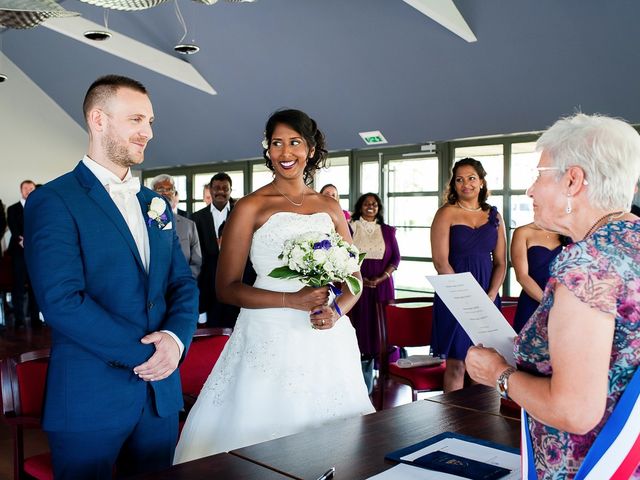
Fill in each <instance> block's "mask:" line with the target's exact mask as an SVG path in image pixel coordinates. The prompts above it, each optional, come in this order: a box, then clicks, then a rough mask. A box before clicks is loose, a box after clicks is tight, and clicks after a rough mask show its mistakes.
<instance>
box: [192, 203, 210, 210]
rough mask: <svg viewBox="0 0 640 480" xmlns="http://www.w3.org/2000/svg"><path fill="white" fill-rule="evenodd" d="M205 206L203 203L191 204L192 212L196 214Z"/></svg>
mask: <svg viewBox="0 0 640 480" xmlns="http://www.w3.org/2000/svg"><path fill="white" fill-rule="evenodd" d="M206 206H207V204H206V203H204V202H193V211H194V212H197V211H198V210H202V209H203V208H204V207H206Z"/></svg>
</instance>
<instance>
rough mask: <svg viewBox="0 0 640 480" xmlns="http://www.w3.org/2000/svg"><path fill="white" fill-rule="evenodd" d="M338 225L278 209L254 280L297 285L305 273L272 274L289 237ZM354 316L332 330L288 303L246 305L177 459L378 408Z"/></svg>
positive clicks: (256, 258) (276, 286) (262, 232)
mask: <svg viewBox="0 0 640 480" xmlns="http://www.w3.org/2000/svg"><path fill="white" fill-rule="evenodd" d="M331 229H333V222H332V220H331V217H330V216H329V215H328V214H326V213H316V214H313V215H300V214H297V213H292V212H280V213H276V214H274V215H273V216H271V217H270V218H269V220H267V222H266V223H265V224H264V225H262V227H260V228H259V229H258V230H256V232H255V233H254V234H253V241H252V244H251V253H250V255H251V261H252V262H253V267H254V269H255V271H256V273H257V279H256V282H255V286H256V287H257V288H263V289H267V290H273V291H279V292H282V291H284V292H295V291H297V290H299V289H300V288H301V287H302V286H303V285H302V283H300V282H299V281H298V280H280V279H275V278H271V277H269V276H268V274H269V272H271V271H272V270H273V269H274V268H275V267H278V266H280V265H282V262H281V261H280V260H278V255H280V253H281V252H282V247H283V244H284V242H285V240H287V239H290V238H292V237H294V236H296V235H299V234H301V233H305V232H308V231H323V232H329V231H330V230H331ZM373 411H374V409H373V407H372V405H371V402H370V401H369V396H368V395H367V388H366V386H365V383H364V380H363V377H362V370H361V365H360V352H359V350H358V342H357V340H356V335H355V331H354V329H353V327H352V326H351V322H350V321H349V318H347V317H346V316H343V317H342V318H340V320H338V322H337V323H336V324H335V326H334V327H333V328H331V329H328V330H314V329H312V328H311V323H310V321H309V314H308V313H306V312H303V311H300V310H293V309H289V308H262V309H247V308H243V309H242V310H241V311H240V315H239V316H238V321H237V322H236V326H235V329H234V332H233V334H232V335H231V338H230V339H229V341H228V342H227V345H226V347H225V348H224V351H223V352H222V355H221V356H220V359H219V360H218V362H217V363H216V366H215V367H214V369H213V371H212V372H211V374H210V375H209V378H208V379H207V381H206V383H205V385H204V388H203V389H202V392H201V393H200V396H199V397H198V400H197V402H196V404H195V405H194V407H193V409H192V410H191V412H190V413H189V417H188V418H187V422H186V424H185V426H184V429H183V430H182V435H181V437H180V441H179V442H178V446H177V449H176V454H175V458H174V463H182V462H186V461H189V460H194V459H197V458H201V457H204V456H207V455H213V454H215V453H220V452H226V451H229V450H233V449H236V448H240V447H245V446H247V445H253V444H255V443H259V442H264V441H267V440H272V439H274V438H278V437H282V436H285V435H290V434H293V433H297V432H300V431H303V430H305V429H308V428H311V427H316V426H318V425H322V424H324V423H327V422H330V421H333V420H338V419H342V418H346V417H352V416H356V415H363V414H367V413H371V412H373Z"/></svg>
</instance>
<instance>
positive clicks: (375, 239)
mask: <svg viewBox="0 0 640 480" xmlns="http://www.w3.org/2000/svg"><path fill="white" fill-rule="evenodd" d="M351 230H353V243H354V244H355V246H356V247H358V250H360V251H361V252H364V253H366V254H367V255H366V257H365V258H366V259H368V260H380V259H382V258H383V257H384V250H385V245H384V238H383V236H382V227H381V226H380V225H379V224H378V223H376V222H367V221H366V220H362V219H358V220H355V221H353V222H351Z"/></svg>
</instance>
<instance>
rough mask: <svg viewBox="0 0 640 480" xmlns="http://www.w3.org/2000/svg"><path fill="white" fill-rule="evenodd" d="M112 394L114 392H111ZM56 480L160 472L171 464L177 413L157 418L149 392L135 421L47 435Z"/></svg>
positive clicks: (174, 445)
mask: <svg viewBox="0 0 640 480" xmlns="http://www.w3.org/2000/svg"><path fill="white" fill-rule="evenodd" d="M114 395H117V392H115V391H114ZM47 436H48V437H49V448H50V449H51V459H52V463H53V472H54V478H55V479H56V480H84V479H99V480H103V479H104V480H110V479H111V478H112V477H113V472H114V465H116V469H115V471H116V473H117V477H128V476H131V475H137V474H140V473H147V472H154V471H158V470H163V469H166V468H168V467H169V466H171V464H172V463H173V454H174V452H175V448H176V443H177V441H178V414H177V413H176V414H175V415H170V416H169V417H167V418H160V417H159V416H158V415H157V413H156V410H155V406H154V405H153V392H152V391H151V389H150V388H149V389H148V393H147V402H146V404H145V406H144V408H143V410H142V411H141V412H140V417H139V418H138V420H137V422H135V423H133V424H130V425H123V426H122V427H120V428H114V429H107V430H98V431H88V432H47Z"/></svg>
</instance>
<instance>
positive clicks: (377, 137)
mask: <svg viewBox="0 0 640 480" xmlns="http://www.w3.org/2000/svg"><path fill="white" fill-rule="evenodd" d="M359 135H360V137H361V138H362V140H364V143H366V144H367V145H381V144H383V143H387V139H386V138H384V135H382V132H380V131H379V130H374V131H371V132H360V133H359Z"/></svg>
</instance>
